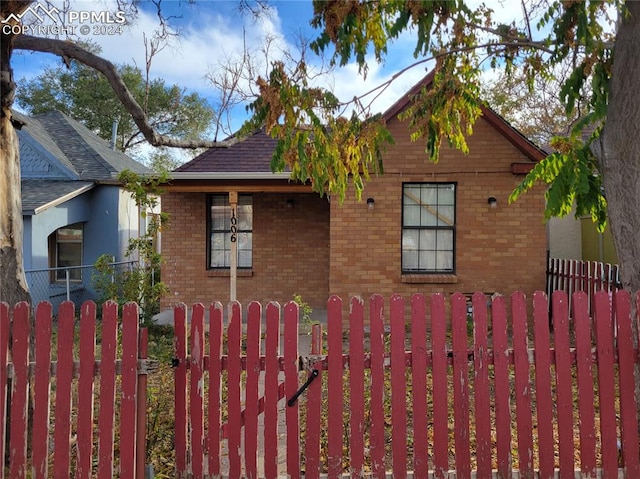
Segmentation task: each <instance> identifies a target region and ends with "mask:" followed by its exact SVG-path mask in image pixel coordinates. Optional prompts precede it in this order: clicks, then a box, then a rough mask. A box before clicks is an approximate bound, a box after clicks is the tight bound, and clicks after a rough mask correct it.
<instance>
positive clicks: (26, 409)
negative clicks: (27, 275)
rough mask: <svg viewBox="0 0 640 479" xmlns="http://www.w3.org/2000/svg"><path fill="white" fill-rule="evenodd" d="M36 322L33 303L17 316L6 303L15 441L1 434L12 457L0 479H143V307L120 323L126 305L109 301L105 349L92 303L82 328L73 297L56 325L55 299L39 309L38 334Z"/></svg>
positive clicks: (4, 376) (6, 374)
mask: <svg viewBox="0 0 640 479" xmlns="http://www.w3.org/2000/svg"><path fill="white" fill-rule="evenodd" d="M30 316H31V311H30V308H29V305H28V304H27V303H19V304H17V305H16V306H15V308H13V310H10V308H9V306H8V305H7V304H6V303H0V358H1V360H0V385H2V386H1V387H0V431H3V432H4V431H6V430H7V426H6V424H7V419H8V418H9V417H10V424H9V428H8V429H9V435H8V437H5V435H4V434H0V454H2V456H0V457H5V458H7V457H8V459H9V462H8V465H7V467H6V470H5V468H0V479H2V478H4V477H5V475H6V477H10V478H12V479H14V478H24V477H32V478H42V479H44V478H47V477H57V478H63V477H64V478H68V477H76V478H86V479H89V478H99V479H102V478H112V477H114V474H115V475H116V477H120V478H132V479H133V478H135V477H138V478H142V477H144V460H145V457H144V440H145V419H146V416H145V413H146V390H145V380H144V379H143V378H146V376H145V375H146V374H147V373H148V372H150V370H151V369H152V366H153V362H152V361H148V360H147V359H146V348H147V346H146V342H147V336H146V330H144V329H143V330H140V329H139V327H138V307H137V305H135V304H127V305H126V306H125V307H124V310H123V314H122V322H121V323H120V322H119V320H118V305H117V304H116V303H115V302H108V303H105V305H104V307H103V310H102V319H101V322H100V334H99V338H100V341H99V343H97V341H96V338H97V335H96V305H95V303H93V302H86V303H84V304H83V305H82V307H81V309H80V316H79V323H78V321H77V319H78V318H76V311H75V306H74V304H73V303H72V302H68V301H67V302H64V303H62V304H61V305H60V308H59V310H58V315H57V317H56V318H55V319H54V318H53V316H52V306H51V303H48V302H42V303H39V304H38V306H37V309H36V312H35V330H34V331H32V330H31V322H30ZM78 324H79V325H78ZM120 327H121V329H122V330H121V337H122V339H121V340H119V339H118V336H119V332H120V331H119V329H120ZM76 328H77V329H78V331H76ZM54 330H55V331H56V332H57V336H56V335H55V334H54ZM76 334H78V335H79V336H78V337H79V349H78V351H74V347H73V345H74V344H75V343H76V342H75V335H76ZM10 341H11V348H10V347H9V343H10ZM30 341H34V343H35V347H34V349H33V350H34V351H35V358H31V357H30V346H29V344H30ZM119 349H121V351H122V352H121V358H122V359H118V358H117V351H118V350H119ZM9 351H11V352H9ZM8 381H10V382H9V384H10V385H11V388H10V389H8V388H7V384H8ZM96 386H97V390H96ZM118 390H119V391H118ZM30 397H31V398H32V404H31V407H32V409H31V407H30V406H29V398H30ZM74 398H77V400H74ZM7 404H8V405H9V408H10V411H7V408H6V405H7ZM52 406H53V412H52V411H51V408H52ZM116 415H117V416H118V418H119V420H118V423H119V424H120V429H119V430H116ZM96 426H97V427H96ZM96 445H97V447H95V446H96ZM7 451H8V454H7ZM138 451H140V452H138Z"/></svg>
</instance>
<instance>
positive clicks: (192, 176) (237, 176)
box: [169, 171, 291, 180]
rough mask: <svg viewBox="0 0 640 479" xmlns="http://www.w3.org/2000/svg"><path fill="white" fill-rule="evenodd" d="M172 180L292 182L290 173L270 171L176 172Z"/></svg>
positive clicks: (171, 177) (171, 174)
mask: <svg viewBox="0 0 640 479" xmlns="http://www.w3.org/2000/svg"><path fill="white" fill-rule="evenodd" d="M169 176H170V180H290V179H291V173H290V172H282V173H272V172H270V171H204V172H190V171H174V172H171V173H170V174H169Z"/></svg>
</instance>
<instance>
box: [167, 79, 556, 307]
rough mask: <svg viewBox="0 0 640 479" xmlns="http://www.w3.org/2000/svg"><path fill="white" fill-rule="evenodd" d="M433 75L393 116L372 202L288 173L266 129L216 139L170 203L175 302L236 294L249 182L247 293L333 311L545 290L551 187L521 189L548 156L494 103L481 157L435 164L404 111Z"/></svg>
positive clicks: (367, 195) (473, 141)
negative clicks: (234, 251) (381, 299)
mask: <svg viewBox="0 0 640 479" xmlns="http://www.w3.org/2000/svg"><path fill="white" fill-rule="evenodd" d="M429 78H430V77H429V76H427V77H426V78H425V79H424V80H423V81H422V82H420V83H419V84H418V85H416V86H415V87H414V88H413V89H412V90H411V91H409V92H408V93H407V94H406V95H404V96H403V97H402V98H401V99H400V100H399V101H398V102H397V103H396V104H394V105H393V106H392V107H391V108H390V109H389V110H388V111H387V112H386V113H385V116H386V119H387V126H388V128H389V129H390V131H391V133H392V135H393V138H394V140H395V144H394V145H392V146H390V147H389V148H387V150H386V152H385V154H384V167H385V173H384V174H383V175H380V176H377V177H372V179H371V181H370V182H369V183H367V184H366V186H365V191H364V195H363V199H362V201H360V202H357V201H355V199H354V198H353V194H351V195H350V196H349V195H348V197H347V199H346V200H345V201H344V203H343V204H342V205H340V204H338V202H337V201H328V200H327V198H326V197H324V198H323V197H320V196H319V195H318V194H317V193H313V192H311V190H310V187H309V186H308V185H303V184H299V183H294V182H290V181H289V180H288V174H286V173H283V174H274V173H271V170H270V160H271V155H272V152H273V149H274V145H275V142H274V140H272V139H271V138H269V137H268V136H267V135H265V134H264V133H263V132H257V133H255V134H254V135H252V136H250V137H248V138H246V139H245V140H243V141H240V142H238V143H236V144H234V145H233V146H231V147H229V148H223V149H221V148H217V149H211V150H208V151H206V152H204V153H203V154H201V155H199V156H198V157H196V158H195V159H193V160H192V161H190V162H188V163H186V164H184V165H182V166H181V167H180V168H178V169H177V170H175V172H174V173H173V175H172V176H173V178H172V180H171V182H170V184H168V185H167V188H166V193H165V194H164V195H163V196H162V208H163V210H164V211H166V212H167V213H169V214H170V215H171V220H170V221H171V227H170V229H169V230H168V231H166V232H164V233H163V236H162V253H163V256H164V258H165V265H164V268H163V273H162V274H163V280H164V281H165V282H166V283H167V285H168V287H169V288H170V290H171V292H172V294H171V296H170V297H168V298H165V300H164V302H163V308H169V307H170V306H172V305H173V304H175V302H177V301H182V302H185V303H187V304H192V303H194V302H203V303H205V304H209V303H211V302H212V301H221V302H223V303H225V302H226V301H228V299H229V294H230V275H231V273H230V268H229V266H230V248H231V246H230V245H231V243H230V241H229V238H230V232H229V228H230V220H229V217H230V207H229V197H230V195H229V193H230V192H237V194H238V195H239V196H238V207H237V211H238V213H237V248H238V256H237V258H238V264H237V266H238V269H237V280H236V285H237V286H236V287H237V299H238V300H239V301H241V302H242V303H244V304H246V303H247V302H248V301H251V300H258V301H261V302H263V304H264V302H266V301H269V300H276V301H279V302H281V304H284V303H285V302H287V301H289V300H290V299H291V297H292V295H293V294H294V293H297V294H300V295H301V296H302V298H303V299H304V300H305V301H306V302H308V303H309V304H310V305H311V306H312V307H314V308H320V309H323V308H324V307H325V306H326V300H327V298H328V296H329V295H330V294H338V295H340V296H342V297H343V298H348V297H350V296H353V295H360V296H362V297H364V298H368V297H369V296H370V295H371V294H373V293H381V294H383V295H385V296H390V295H391V294H393V293H400V294H403V295H406V296H408V295H410V294H412V293H415V292H421V293H425V294H429V293H433V292H447V293H450V292H455V291H462V292H465V293H470V292H474V291H484V292H488V293H493V292H500V293H503V294H510V293H511V292H513V291H516V290H522V291H524V292H526V293H527V294H531V293H532V292H533V291H535V290H542V289H544V287H545V264H546V254H547V237H546V229H545V224H544V220H543V211H544V194H543V192H544V190H543V188H542V187H536V188H535V189H534V190H532V191H530V192H529V193H528V194H526V195H524V196H523V197H522V198H520V199H519V200H518V201H517V202H515V203H514V204H508V201H507V198H508V196H509V194H510V193H511V192H512V190H513V189H514V187H515V186H516V185H517V184H518V183H519V182H520V181H521V180H522V175H523V174H524V173H526V172H528V171H529V170H530V168H531V167H532V166H533V165H534V164H535V162H537V161H539V160H540V159H542V158H543V157H544V153H543V152H542V151H541V150H540V149H538V148H537V147H536V146H535V145H533V144H532V143H531V142H530V141H528V140H527V139H526V138H524V137H523V136H522V135H521V134H520V133H519V132H517V131H516V130H514V129H513V128H512V127H511V126H510V125H509V124H508V123H507V122H506V121H505V120H503V119H502V118H501V117H499V116H498V115H497V114H496V113H494V112H492V111H491V110H489V109H486V108H485V109H483V116H482V117H481V118H480V119H479V120H478V121H477V122H476V124H475V126H474V134H473V135H472V136H471V137H470V138H469V139H468V144H469V150H470V153H469V154H468V155H464V154H462V153H461V152H459V151H458V150H455V149H448V148H445V147H443V148H442V150H441V156H440V161H439V163H437V164H433V163H431V162H429V160H428V157H427V155H426V154H425V152H424V142H421V141H418V142H412V141H410V137H409V131H408V128H407V125H406V123H405V122H402V121H399V120H398V118H397V115H398V113H399V112H400V111H402V110H403V108H405V107H406V106H407V105H408V103H409V101H410V98H411V97H412V95H413V94H414V93H416V92H417V91H418V89H419V88H421V87H422V85H423V84H425V82H428V81H429Z"/></svg>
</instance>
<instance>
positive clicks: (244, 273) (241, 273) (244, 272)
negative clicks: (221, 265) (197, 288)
mask: <svg viewBox="0 0 640 479" xmlns="http://www.w3.org/2000/svg"><path fill="white" fill-rule="evenodd" d="M236 276H237V277H238V278H251V277H252V276H253V270H252V269H239V270H237V271H236ZM207 277H208V278H229V277H231V271H229V270H228V269H210V270H208V271H207Z"/></svg>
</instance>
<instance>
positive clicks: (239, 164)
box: [174, 130, 277, 173]
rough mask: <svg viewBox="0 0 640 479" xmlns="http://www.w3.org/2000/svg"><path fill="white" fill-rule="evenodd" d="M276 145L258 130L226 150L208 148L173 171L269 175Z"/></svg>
mask: <svg viewBox="0 0 640 479" xmlns="http://www.w3.org/2000/svg"><path fill="white" fill-rule="evenodd" d="M276 143H277V141H276V140H274V139H273V138H271V137H270V136H269V135H267V134H266V133H265V132H264V131H263V130H260V131H257V132H256V133H254V134H252V135H251V136H248V137H247V138H244V139H242V140H240V141H239V142H237V143H234V144H233V145H231V146H229V147H227V148H209V149H208V150H207V151H205V152H204V153H202V154H200V155H198V156H196V157H195V158H194V159H193V160H191V161H189V162H188V163H185V164H184V165H181V166H179V167H178V168H176V169H175V170H174V171H180V172H189V173H199V172H203V173H205V172H206V173H211V172H230V173H242V172H251V173H255V172H268V173H271V157H272V156H273V152H274V150H275V148H276Z"/></svg>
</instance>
